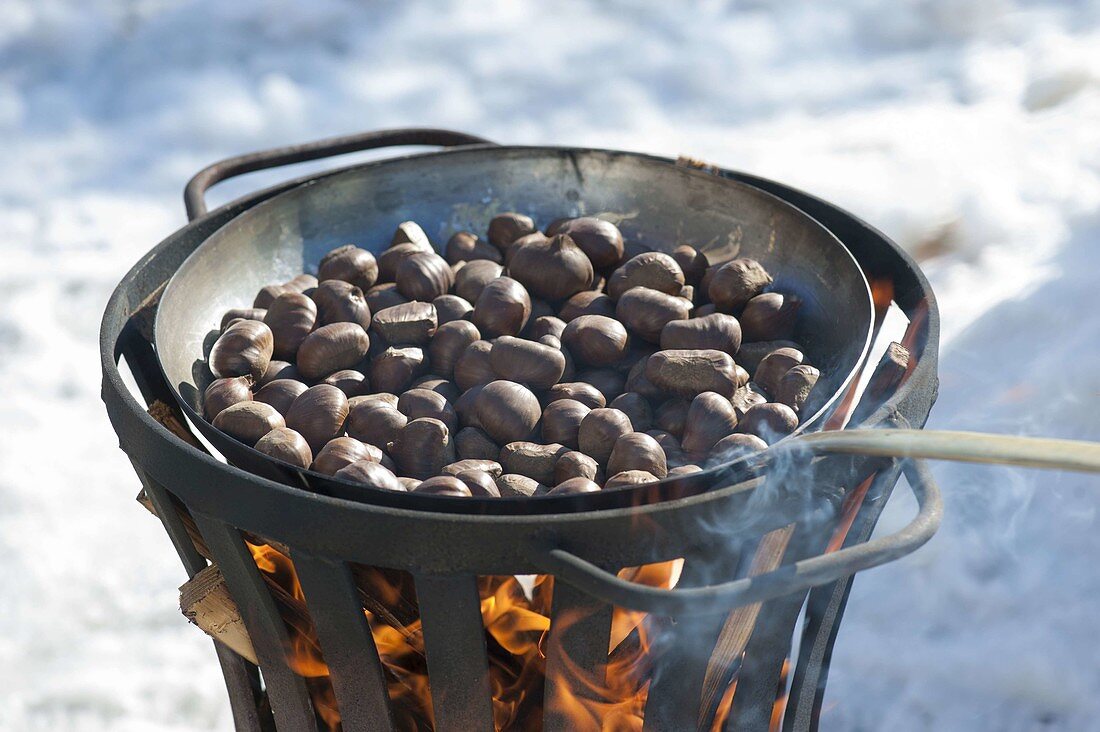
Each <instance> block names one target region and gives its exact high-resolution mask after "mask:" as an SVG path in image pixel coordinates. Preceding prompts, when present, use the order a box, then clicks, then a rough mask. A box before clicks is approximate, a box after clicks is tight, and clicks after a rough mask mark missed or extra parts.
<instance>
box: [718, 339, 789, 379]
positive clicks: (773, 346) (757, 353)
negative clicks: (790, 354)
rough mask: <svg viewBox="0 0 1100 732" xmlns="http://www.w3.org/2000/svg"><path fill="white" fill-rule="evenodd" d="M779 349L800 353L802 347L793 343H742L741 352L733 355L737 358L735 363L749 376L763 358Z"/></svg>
mask: <svg viewBox="0 0 1100 732" xmlns="http://www.w3.org/2000/svg"><path fill="white" fill-rule="evenodd" d="M780 348H793V349H794V350H796V351H802V346H800V345H798V344H797V343H795V342H794V341H756V342H755V343H742V344H741V350H739V351H738V352H737V353H736V354H735V355H736V356H737V363H739V364H741V365H742V366H744V367H745V369H746V370H747V371H748V372H749V373H750V374H751V373H753V372H754V371H756V367H757V366H759V365H760V362H761V361H763V360H764V357H765V356H767V355H768V354H769V353H771V352H772V351H778V350H779V349H780Z"/></svg>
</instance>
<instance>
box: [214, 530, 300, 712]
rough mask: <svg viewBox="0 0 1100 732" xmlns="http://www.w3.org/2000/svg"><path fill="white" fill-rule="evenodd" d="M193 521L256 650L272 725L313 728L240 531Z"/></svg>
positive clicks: (284, 639) (282, 627)
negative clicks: (222, 577) (271, 714)
mask: <svg viewBox="0 0 1100 732" xmlns="http://www.w3.org/2000/svg"><path fill="white" fill-rule="evenodd" d="M194 518H195V524H196V525H197V526H198V527H199V531H200V532H202V536H203V538H204V539H205V540H206V544H207V546H208V547H209V548H210V553H211V554H213V555H214V560H215V561H216V562H217V564H218V567H219V569H221V572H222V576H224V577H225V582H226V585H227V586H228V588H229V592H230V594H232V595H233V599H234V600H236V602H237V607H238V608H239V609H240V611H241V619H242V620H243V621H244V625H245V628H247V629H248V634H249V636H250V637H251V639H252V646H253V647H254V648H255V649H256V657H257V658H258V659H259V661H260V670H261V672H262V673H263V677H264V683H265V685H266V687H267V695H268V699H269V701H270V702H271V708H272V711H273V712H274V714H275V723H276V726H278V727H279V729H281V730H283V729H285V730H292V731H293V732H299V730H301V731H306V730H316V729H317V719H316V716H315V715H314V712H313V704H312V702H311V701H310V696H309V691H308V690H307V689H306V685H305V680H304V679H303V678H302V677H301V676H299V675H298V674H296V673H294V671H292V670H291V668H290V666H289V664H288V661H287V654H288V653H289V651H290V648H291V644H290V636H289V634H288V632H287V628H286V624H285V623H284V622H283V619H282V617H281V616H280V614H279V609H278V607H277V606H276V604H275V600H274V598H272V596H271V593H270V592H269V591H268V589H267V585H266V583H265V582H264V579H263V577H261V576H260V570H259V569H258V568H257V567H256V562H255V560H254V559H253V557H252V553H251V552H250V551H249V550H248V547H247V546H246V545H245V541H244V538H243V537H242V536H241V532H240V531H239V530H237V529H235V528H233V527H232V526H229V525H228V524H225V523H223V522H221V521H218V520H216V519H212V518H208V517H206V516H204V515H202V514H200V513H196V514H194Z"/></svg>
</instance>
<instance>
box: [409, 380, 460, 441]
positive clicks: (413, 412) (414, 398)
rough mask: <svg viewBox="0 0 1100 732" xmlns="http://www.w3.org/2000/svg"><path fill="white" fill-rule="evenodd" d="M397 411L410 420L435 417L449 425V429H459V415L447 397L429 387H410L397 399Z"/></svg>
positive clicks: (450, 430) (452, 431)
mask: <svg viewBox="0 0 1100 732" xmlns="http://www.w3.org/2000/svg"><path fill="white" fill-rule="evenodd" d="M397 411H399V412H401V413H402V414H404V415H405V416H406V417H408V418H409V419H410V420H414V419H418V418H420V417H433V418H435V419H438V420H439V421H440V422H442V423H443V424H445V425H447V430H448V431H449V432H451V433H454V432H455V431H457V430H458V415H457V414H456V413H455V408H454V407H453V406H451V403H450V402H449V401H447V398H446V397H444V396H443V395H442V394H440V393H438V392H434V391H431V390H429V389H409V390H408V391H407V392H405V393H404V394H402V395H401V398H400V399H398V400H397Z"/></svg>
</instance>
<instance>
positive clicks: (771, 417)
mask: <svg viewBox="0 0 1100 732" xmlns="http://www.w3.org/2000/svg"><path fill="white" fill-rule="evenodd" d="M797 428H798V415H797V414H795V412H794V410H793V409H791V408H790V407H788V406H787V405H786V404H776V403H774V402H769V403H767V404H757V405H756V406H754V407H751V408H750V409H749V410H748V411H747V412H745V416H744V418H743V419H742V420H741V422H740V423H739V424H738V425H737V431H738V432H747V433H749V434H752V435H756V436H757V437H759V438H760V439H762V440H763V441H764V442H766V443H768V444H769V445H771V444H773V443H775V442H778V441H779V440H781V439H783V438H784V437H786V436H787V435H789V434H790V433H792V432H794V431H795V430H796V429H797Z"/></svg>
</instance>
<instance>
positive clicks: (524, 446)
mask: <svg viewBox="0 0 1100 732" xmlns="http://www.w3.org/2000/svg"><path fill="white" fill-rule="evenodd" d="M567 452H569V449H568V448H567V447H565V445H560V444H558V443H550V444H546V445H543V444H540V443H537V442H525V441H522V440H521V441H517V442H509V443H508V444H506V445H505V446H504V447H502V448H500V464H501V466H502V467H503V468H504V472H506V473H517V474H519V475H526V476H527V477H528V478H533V479H535V480H537V481H538V482H539V483H542V484H544V485H550V484H552V483H553V481H554V465H555V464H556V463H557V461H558V458H559V457H561V456H562V455H564V454H565V453H567Z"/></svg>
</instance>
